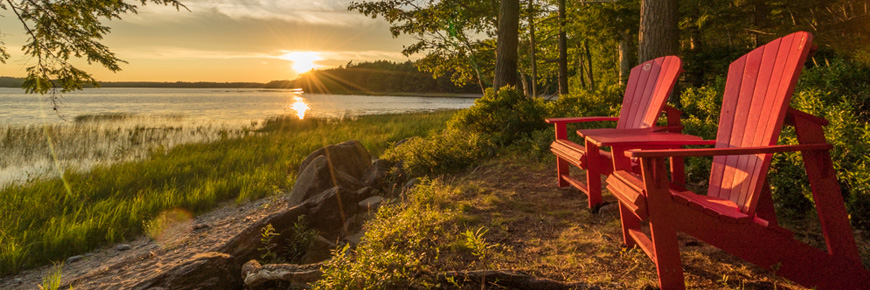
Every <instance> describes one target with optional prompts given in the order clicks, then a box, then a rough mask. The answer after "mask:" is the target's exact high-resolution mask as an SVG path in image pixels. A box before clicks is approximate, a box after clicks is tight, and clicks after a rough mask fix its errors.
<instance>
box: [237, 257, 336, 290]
mask: <svg viewBox="0 0 870 290" xmlns="http://www.w3.org/2000/svg"><path fill="white" fill-rule="evenodd" d="M320 266H321V264H306V265H294V264H268V265H262V266H261V265H260V263H259V262H257V261H255V260H251V261H249V262H248V263H245V265H244V266H242V269H243V270H242V276H243V277H244V281H245V287H246V288H247V289H272V288H276V287H269V286H267V283H269V282H272V283H275V282H285V283H287V284H290V286H289V287H286V286H285V287H282V288H298V287H305V285H306V284H308V283H311V282H314V281H317V280H318V279H320V277H322V276H323V272H321V271H320Z"/></svg>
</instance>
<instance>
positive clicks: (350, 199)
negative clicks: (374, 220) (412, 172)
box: [217, 186, 368, 265]
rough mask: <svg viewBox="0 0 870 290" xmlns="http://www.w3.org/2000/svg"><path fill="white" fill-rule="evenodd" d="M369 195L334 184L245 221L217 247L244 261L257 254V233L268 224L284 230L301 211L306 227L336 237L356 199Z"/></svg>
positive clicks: (341, 230)
mask: <svg viewBox="0 0 870 290" xmlns="http://www.w3.org/2000/svg"><path fill="white" fill-rule="evenodd" d="M366 197H368V196H361V195H359V194H358V193H357V192H352V191H349V190H347V189H345V188H342V187H339V186H336V187H333V188H331V189H329V190H326V191H324V192H322V193H320V194H318V195H317V196H315V197H313V198H310V199H308V200H306V201H305V202H303V203H302V204H300V205H299V206H296V207H291V208H288V209H287V210H285V211H282V212H279V213H275V214H273V215H271V216H268V217H265V218H263V219H261V220H259V221H255V222H253V223H252V224H250V225H248V227H247V228H245V229H244V230H243V231H241V232H240V233H239V234H238V235H236V236H235V237H233V238H231V239H229V240H228V242H227V243H226V244H224V245H223V246H221V247H219V248H218V250H217V251H220V252H224V253H229V254H230V255H232V256H233V258H234V259H244V260H243V261H238V264H240V265H241V264H243V263H244V262H245V261H248V260H250V259H255V258H257V257H258V256H259V253H258V251H257V247H259V246H260V245H261V242H260V238H261V237H260V233H261V231H262V229H263V227H265V226H266V225H267V224H272V226H274V227H275V231H277V232H282V233H283V232H287V231H289V230H290V227H292V226H293V224H294V223H295V222H296V221H298V220H299V216H301V215H304V216H306V217H308V218H307V220H308V227H309V228H310V229H315V230H317V232H318V234H320V235H321V236H323V237H325V238H326V239H327V240H337V239H338V238H339V236H340V235H341V234H342V233H343V228H344V223H345V222H347V220H349V219H350V218H351V217H353V215H354V214H355V213H356V212H357V211H358V210H359V205H358V203H359V201H360V200H363V199H365V198H366Z"/></svg>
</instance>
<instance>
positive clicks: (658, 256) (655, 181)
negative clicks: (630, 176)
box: [640, 158, 686, 289]
mask: <svg viewBox="0 0 870 290" xmlns="http://www.w3.org/2000/svg"><path fill="white" fill-rule="evenodd" d="M640 161H641V173H642V174H643V179H644V188H645V190H646V192H647V210H648V211H649V227H650V239H651V240H652V252H653V253H651V255H649V256H650V257H652V258H653V259H654V262H655V263H656V272H657V273H658V275H659V287H661V288H662V289H685V287H686V285H685V281H684V280H683V279H684V278H683V263H682V262H681V261H680V244H679V242H678V241H677V228H676V222H674V220H673V219H676V218H680V217H679V216H675V214H676V213H675V211H674V210H672V205H673V202H672V200H671V198H670V192H669V186H668V177H667V170H666V169H665V161H664V158H641V160H640ZM648 254H650V253H648Z"/></svg>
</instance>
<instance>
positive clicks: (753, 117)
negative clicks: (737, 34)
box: [707, 31, 813, 215]
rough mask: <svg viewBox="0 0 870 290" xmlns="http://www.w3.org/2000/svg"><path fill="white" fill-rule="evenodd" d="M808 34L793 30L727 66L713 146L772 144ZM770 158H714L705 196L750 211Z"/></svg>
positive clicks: (808, 41) (801, 62)
mask: <svg viewBox="0 0 870 290" xmlns="http://www.w3.org/2000/svg"><path fill="white" fill-rule="evenodd" d="M812 38H813V36H812V34H810V33H808V32H803V31H801V32H796V33H792V34H789V35H786V36H784V37H782V38H779V39H776V40H774V41H771V42H770V43H768V44H765V45H763V46H761V47H759V48H756V49H755V50H753V51H751V52H749V53H748V54H746V55H744V56H742V57H740V58H739V59H737V60H736V61H734V62H733V63H731V66H729V68H728V79H727V80H726V83H725V94H724V96H723V98H722V112H721V115H720V116H719V131H718V133H717V134H718V135H717V137H716V148H731V147H753V146H770V145H774V144H776V141H777V139H778V138H779V133H780V129H782V123H783V119H784V118H785V113H786V109H787V108H788V105H789V101H790V100H791V96H792V93H793V92H794V87H795V84H796V83H797V80H798V77H799V76H800V72H801V69H802V68H803V65H804V62H805V61H806V59H807V56H808V54H809V51H810V49H811V47H812ZM771 158H772V154H756V155H731V156H716V157H714V158H713V167H712V169H711V170H710V183H709V190H708V192H707V195H708V196H713V197H718V198H721V199H728V200H731V201H733V202H734V203H736V204H737V206H738V207H740V211H742V212H744V213H747V214H749V215H752V214H754V213H755V205H756V204H757V201H758V197H759V193H760V192H761V189H762V186H763V184H764V180H765V178H766V176H767V170H768V168H769V166H770V160H771Z"/></svg>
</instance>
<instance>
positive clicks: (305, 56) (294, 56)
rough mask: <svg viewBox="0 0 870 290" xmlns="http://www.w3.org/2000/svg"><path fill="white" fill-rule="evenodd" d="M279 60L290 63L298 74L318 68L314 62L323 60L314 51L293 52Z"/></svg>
mask: <svg viewBox="0 0 870 290" xmlns="http://www.w3.org/2000/svg"><path fill="white" fill-rule="evenodd" d="M281 58H282V59H286V60H289V61H292V62H293V70H294V71H296V72H297V73H300V74H301V73H305V72H308V71H310V70H312V69H315V68H317V67H319V65H317V64H315V63H314V62H316V61H318V60H321V59H323V58H321V57H320V54H319V53H317V52H314V51H294V52H290V53H286V54H284V55H282V56H281Z"/></svg>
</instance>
